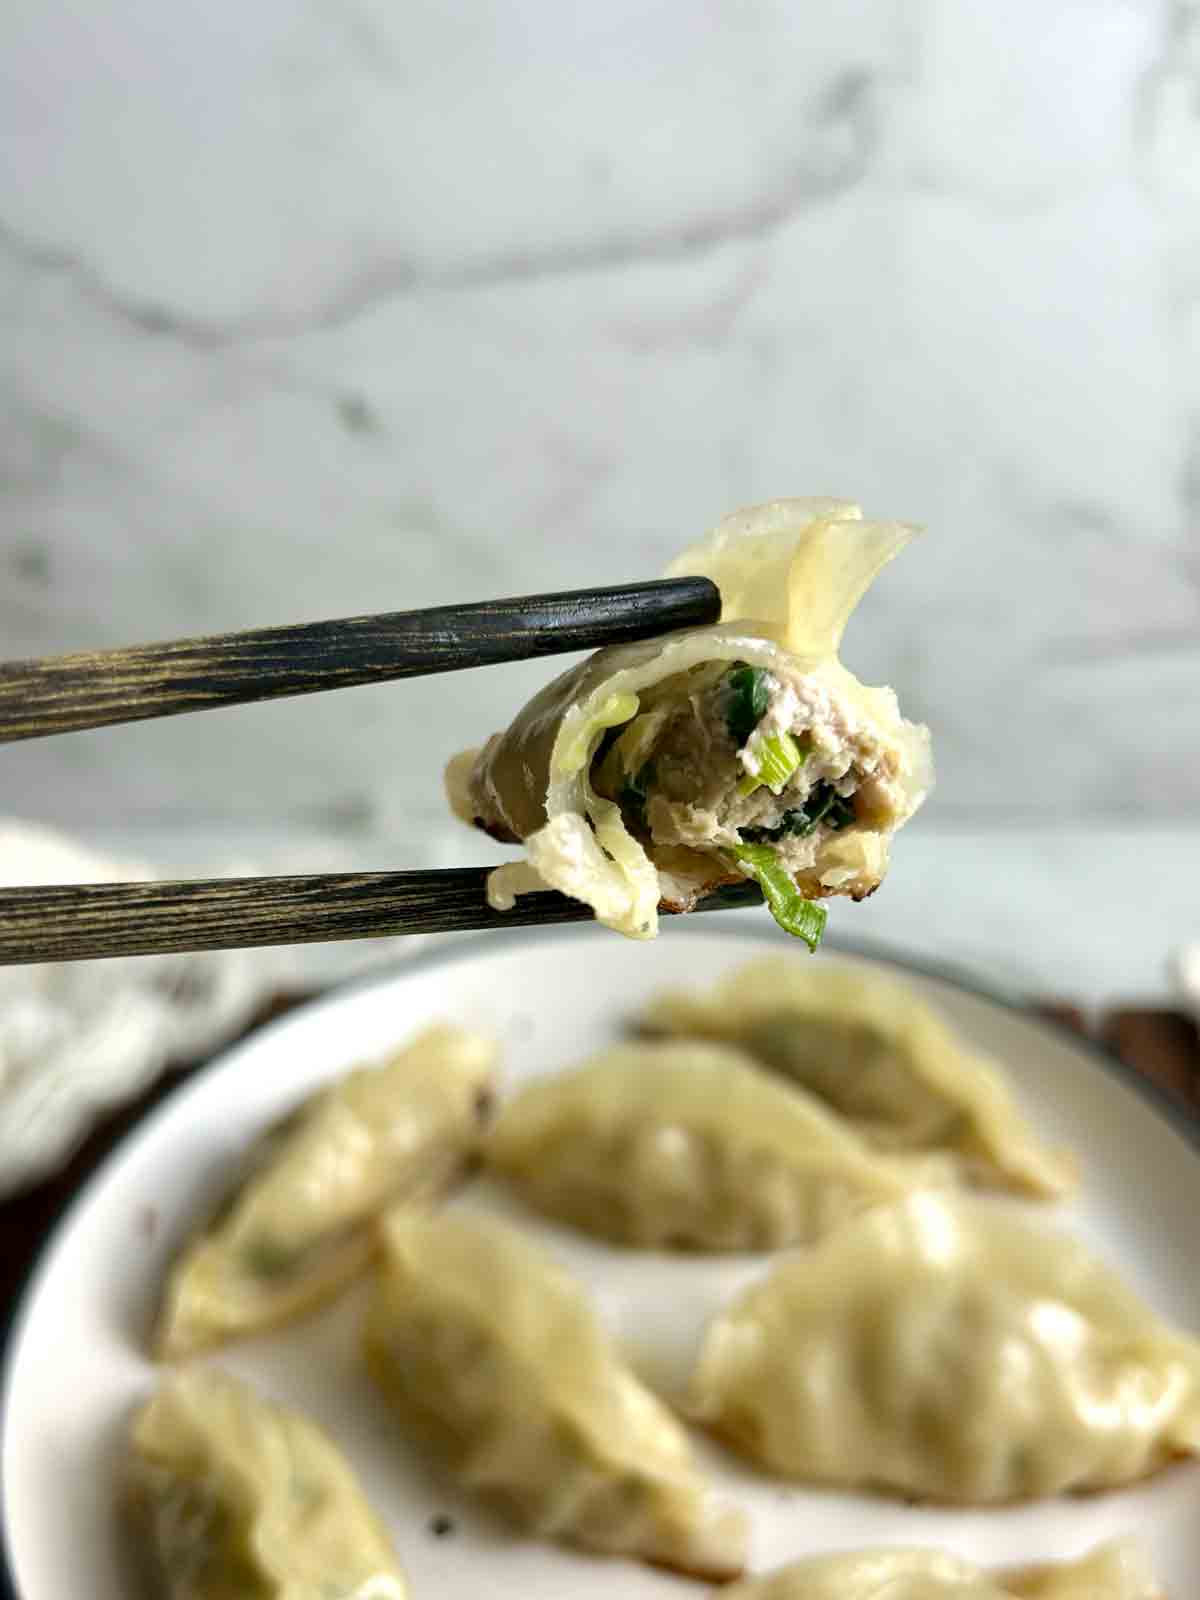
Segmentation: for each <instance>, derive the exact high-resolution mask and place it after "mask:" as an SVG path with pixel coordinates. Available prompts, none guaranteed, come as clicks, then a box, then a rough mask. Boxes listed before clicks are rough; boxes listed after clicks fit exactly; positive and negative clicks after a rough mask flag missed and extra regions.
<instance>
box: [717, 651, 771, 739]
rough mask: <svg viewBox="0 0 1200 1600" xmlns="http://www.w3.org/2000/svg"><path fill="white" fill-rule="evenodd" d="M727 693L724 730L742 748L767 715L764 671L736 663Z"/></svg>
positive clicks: (727, 678)
mask: <svg viewBox="0 0 1200 1600" xmlns="http://www.w3.org/2000/svg"><path fill="white" fill-rule="evenodd" d="M725 690H726V700H725V726H726V727H727V728H728V729H729V737H730V738H731V739H732V740H733V741H734V743H735V744H736V745H737V746H738V747H739V748H740V747H741V746H742V745H744V744H745V742H746V740H747V739H748V738H749V737H750V735H751V734H752V733H753V732H754V730H755V728H757V727H758V725H759V723H760V722H761V721H762V719H763V717H764V716H765V715H766V711H767V701H768V699H769V698H770V694H769V691H768V689H767V674H766V672H765V671H764V670H763V668H762V667H751V666H749V665H748V664H747V663H746V662H745V661H735V662H734V664H733V666H732V667H731V668H730V669H729V672H728V673H727V674H726V676H725Z"/></svg>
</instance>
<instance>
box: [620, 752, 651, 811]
mask: <svg viewBox="0 0 1200 1600" xmlns="http://www.w3.org/2000/svg"><path fill="white" fill-rule="evenodd" d="M653 782H654V763H653V761H647V762H646V763H645V765H644V766H642V767H640V768H639V769H638V771H637V773H636V774H635V775H634V776H633V777H631V778H626V779H625V782H624V783H623V784H622V786H621V793H620V795H619V796H618V801H619V804H620V806H621V809H622V810H623V811H628V812H631V813H632V815H633V819H634V821H635V822H639V823H641V824H642V825H643V826H644V825H645V821H646V791H647V789H648V788H649V787H650V785H651V784H652V783H653Z"/></svg>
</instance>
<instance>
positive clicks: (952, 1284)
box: [686, 1193, 1200, 1505]
mask: <svg viewBox="0 0 1200 1600" xmlns="http://www.w3.org/2000/svg"><path fill="white" fill-rule="evenodd" d="M686 1409H687V1411H688V1414H689V1415H691V1416H692V1417H694V1418H695V1419H696V1420H698V1421H701V1422H703V1423H706V1424H707V1425H708V1426H709V1427H710V1428H711V1429H712V1430H713V1431H714V1432H716V1433H717V1434H719V1435H720V1436H721V1437H722V1438H724V1439H725V1440H726V1441H727V1442H728V1443H729V1444H730V1445H732V1446H733V1448H735V1449H736V1450H738V1451H739V1452H741V1453H742V1454H744V1455H746V1456H748V1457H750V1458H751V1459H753V1460H755V1461H757V1462H759V1463H760V1464H761V1465H762V1466H764V1467H766V1468H767V1469H768V1470H769V1471H771V1472H773V1473H776V1474H778V1475H780V1476H782V1477H785V1478H791V1479H796V1480H800V1481H805V1482H810V1483H829V1484H839V1485H844V1486H857V1487H865V1488H873V1489H880V1490H884V1491H893V1492H897V1493H900V1494H903V1495H905V1496H913V1497H917V1498H923V1499H930V1500H935V1501H941V1502H960V1503H963V1504H969V1505H986V1504H991V1503H999V1502H1006V1501H1014V1500H1025V1499H1031V1498H1035V1497H1042V1496H1046V1495H1054V1494H1060V1493H1063V1492H1065V1491H1069V1490H1071V1491H1078V1490H1094V1489H1108V1488H1114V1487H1116V1486H1117V1485H1119V1484H1126V1483H1132V1482H1134V1481H1135V1480H1137V1479H1141V1478H1144V1477H1146V1476H1147V1475H1148V1474H1150V1473H1153V1472H1155V1471H1157V1470H1158V1469H1159V1468H1161V1467H1163V1466H1165V1465H1166V1464H1167V1463H1168V1462H1169V1461H1171V1460H1172V1459H1174V1458H1175V1457H1178V1456H1181V1455H1185V1454H1194V1453H1196V1451H1197V1450H1198V1449H1200V1344H1198V1343H1197V1342H1196V1340H1195V1339H1193V1338H1190V1337H1188V1336H1187V1335H1185V1334H1183V1333H1180V1332H1178V1331H1177V1330H1175V1329H1173V1328H1171V1327H1170V1326H1168V1325H1167V1324H1166V1323H1165V1322H1163V1321H1162V1320H1161V1319H1160V1318H1158V1317H1157V1316H1156V1315H1155V1314H1154V1313H1153V1312H1152V1311H1150V1310H1149V1309H1148V1308H1147V1307H1146V1306H1144V1305H1143V1304H1142V1302H1141V1301H1140V1300H1139V1299H1138V1297H1137V1296H1136V1295H1135V1294H1133V1293H1132V1291H1131V1290H1129V1289H1128V1288H1127V1287H1126V1286H1125V1285H1124V1284H1123V1283H1122V1282H1121V1280H1120V1279H1119V1278H1118V1277H1117V1276H1116V1275H1115V1274H1114V1273H1113V1272H1111V1271H1110V1270H1109V1269H1108V1268H1107V1267H1105V1266H1103V1265H1102V1264H1101V1263H1100V1262H1099V1261H1097V1260H1096V1259H1095V1258H1094V1257H1093V1256H1092V1255H1091V1254H1090V1253H1089V1252H1088V1251H1087V1250H1085V1249H1084V1247H1083V1246H1082V1245H1080V1244H1078V1243H1076V1242H1075V1241H1074V1240H1072V1239H1070V1238H1068V1237H1066V1236H1065V1235H1062V1234H1058V1233H1055V1232H1052V1231H1049V1230H1047V1229H1046V1228H1045V1227H1044V1225H1043V1224H1041V1223H1034V1222H1031V1221H1030V1220H1029V1219H1028V1217H1026V1216H1022V1215H1020V1214H1019V1213H1017V1212H1014V1211H1012V1210H1010V1209H1009V1208H1007V1207H1005V1206H1002V1205H998V1204H997V1203H996V1202H994V1201H993V1202H990V1203H989V1202H987V1201H984V1200H981V1199H979V1198H978V1197H970V1196H962V1195H959V1196H945V1195H934V1194H930V1193H926V1194H919V1195H915V1196H913V1197H911V1198H910V1199H908V1200H906V1201H903V1202H901V1203H900V1204H899V1205H896V1206H892V1207H887V1208H885V1209H880V1210H874V1211H870V1212H868V1213H867V1214H866V1215H865V1216H862V1217H858V1218H856V1219H855V1220H854V1221H852V1222H849V1223H847V1224H846V1225H845V1226H844V1227H843V1228H840V1229H839V1230H838V1231H837V1232H836V1233H834V1234H832V1235H831V1236H830V1237H829V1238H827V1239H825V1240H823V1241H822V1242H821V1243H820V1244H818V1245H816V1246H814V1247H813V1248H812V1249H811V1250H810V1251H807V1252H805V1253H801V1254H798V1255H796V1256H794V1257H791V1258H789V1259H788V1260H786V1261H785V1262H784V1263H783V1264H782V1265H780V1266H778V1267H776V1268H775V1270H774V1271H772V1272H771V1273H770V1274H769V1276H767V1277H766V1278H765V1279H764V1280H762V1281H761V1282H759V1283H757V1284H755V1285H753V1286H752V1287H751V1288H750V1289H749V1290H748V1291H747V1292H746V1293H745V1294H744V1295H742V1296H741V1297H740V1298H739V1299H737V1300H735V1301H734V1303H733V1304H732V1305H731V1306H730V1307H728V1308H727V1309H726V1310H725V1311H723V1312H722V1313H720V1314H719V1315H718V1316H717V1317H716V1318H715V1319H714V1321H713V1322H712V1324H711V1325H710V1327H709V1329H708V1330H707V1332H706V1334H705V1338H704V1343H703V1346H702V1349H701V1354H700V1359H699V1361H698V1363H697V1366H696V1370H695V1372H694V1373H693V1377H692V1383H691V1387H690V1395H689V1400H688V1403H687V1406H686Z"/></svg>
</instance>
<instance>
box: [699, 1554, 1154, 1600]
mask: <svg viewBox="0 0 1200 1600" xmlns="http://www.w3.org/2000/svg"><path fill="white" fill-rule="evenodd" d="M723 1595H724V1600H1163V1593H1162V1590H1161V1589H1160V1588H1159V1587H1158V1585H1157V1584H1156V1583H1155V1582H1154V1579H1153V1578H1152V1576H1151V1574H1150V1570H1149V1568H1148V1566H1147V1564H1146V1560H1145V1557H1144V1556H1143V1555H1142V1553H1141V1551H1140V1550H1138V1549H1137V1548H1136V1547H1135V1546H1134V1545H1133V1544H1131V1543H1128V1542H1121V1543H1119V1544H1109V1545H1104V1546H1102V1547H1101V1548H1100V1549H1099V1550H1095V1551H1093V1552H1092V1553H1091V1554H1090V1555H1086V1556H1081V1557H1080V1558H1079V1559H1078V1560H1075V1561H1062V1562H1053V1563H1050V1564H1048V1565H1043V1566H1038V1567H1031V1568H1028V1569H1025V1570H1023V1571H1019V1572H1017V1571H1014V1572H1009V1573H1004V1572H993V1573H987V1572H984V1571H983V1570H982V1569H981V1568H979V1567H977V1566H975V1565H973V1564H972V1563H971V1562H969V1561H962V1560H959V1558H958V1557H957V1556H952V1555H946V1554H944V1553H943V1552H941V1551H936V1550H904V1549H893V1550H864V1551H861V1552H859V1553H857V1554H853V1555H850V1554H848V1555H832V1556H814V1557H812V1558H811V1559H810V1560H807V1561H797V1562H796V1563H794V1565H792V1566H789V1567H784V1568H783V1569H781V1570H780V1571H778V1572H772V1573H768V1574H767V1575H766V1576H764V1577H761V1578H748V1579H747V1580H746V1581H745V1582H744V1583H737V1584H734V1585H733V1586H732V1587H731V1588H729V1589H726V1590H724V1591H723Z"/></svg>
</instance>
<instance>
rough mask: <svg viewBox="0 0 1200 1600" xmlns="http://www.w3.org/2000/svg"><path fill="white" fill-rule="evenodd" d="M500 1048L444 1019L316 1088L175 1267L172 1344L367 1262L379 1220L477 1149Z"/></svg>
mask: <svg viewBox="0 0 1200 1600" xmlns="http://www.w3.org/2000/svg"><path fill="white" fill-rule="evenodd" d="M496 1056H497V1050H496V1046H495V1045H494V1044H493V1043H492V1042H491V1041H490V1040H488V1039H485V1038H483V1037H482V1036H481V1035H479V1034H474V1033H468V1032H467V1031H466V1030H465V1029H462V1028H452V1027H447V1026H438V1027H432V1028H428V1029H426V1030H425V1032H423V1033H421V1034H420V1035H418V1037H417V1038H416V1039H414V1040H413V1042H412V1043H411V1044H410V1045H408V1046H407V1047H406V1048H405V1049H403V1050H401V1051H399V1052H398V1054H396V1055H395V1056H393V1057H392V1058H391V1059H390V1060H388V1061H385V1062H384V1063H383V1064H382V1065H381V1066H375V1067H360V1068H358V1069H357V1070H356V1071H354V1072H351V1073H349V1074H347V1075H346V1076H345V1077H343V1078H340V1079H338V1080H337V1081H336V1082H334V1083H332V1084H330V1085H329V1086H328V1087H327V1088H324V1089H320V1090H318V1091H317V1093H316V1094H314V1095H312V1096H311V1097H310V1098H309V1099H307V1100H306V1101H305V1102H304V1103H303V1105H301V1107H300V1108H299V1110H298V1111H296V1112H294V1113H293V1114H292V1115H291V1116H290V1117H288V1118H287V1119H286V1120H285V1121H284V1122H282V1123H281V1124H280V1125H279V1126H278V1127H277V1128H275V1129H273V1130H272V1131H271V1132H270V1133H269V1134H268V1135H267V1136H266V1138H265V1139H264V1140H263V1141H262V1143H261V1144H260V1145H259V1146H258V1148H257V1149H256V1151H255V1152H254V1156H253V1160H252V1163H251V1168H250V1173H249V1176H248V1177H247V1178H246V1179H245V1181H244V1182H242V1183H241V1184H240V1185H239V1186H238V1187H237V1189H236V1190H235V1192H234V1193H233V1195H232V1196H231V1197H230V1199H229V1200H228V1201H227V1202H226V1204H225V1206H224V1207H223V1208H222V1210H221V1211H220V1213H219V1214H218V1216H217V1217H216V1218H215V1220H214V1221H213V1222H212V1224H211V1225H210V1226H209V1227H208V1228H207V1229H206V1231H205V1232H204V1233H202V1234H201V1235H200V1237H199V1238H197V1239H196V1240H195V1241H194V1242H193V1243H192V1244H191V1245H190V1246H188V1247H187V1249H185V1251H184V1253H183V1255H182V1256H181V1257H180V1259H179V1261H178V1262H177V1263H176V1265H175V1267H174V1268H173V1270H172V1272H171V1274H170V1278H169V1280H168V1283H167V1291H166V1296H165V1301H164V1305H163V1310H162V1314H161V1318H160V1322H159V1328H158V1335H157V1347H158V1351H159V1354H161V1355H163V1356H165V1357H167V1358H168V1359H173V1358H176V1357H180V1356H188V1355H191V1354H193V1353H194V1352H195V1351H198V1350H203V1349H206V1348H208V1347H209V1346H212V1345H215V1344H219V1343H220V1342H221V1341H222V1340H225V1339H231V1338H235V1337H238V1336H240V1335H243V1334H248V1333H255V1332H259V1331H261V1330H263V1329H266V1328H271V1327H275V1326H277V1325H278V1324H279V1323H282V1322H286V1321H288V1320H290V1319H291V1318H293V1317H296V1316H299V1315H302V1314H303V1313H305V1312H308V1311H311V1310H313V1309H315V1308H316V1307H317V1306H319V1305H321V1304H323V1303H324V1302H325V1301H326V1300H328V1299H329V1298H330V1297H331V1296H332V1295H334V1294H336V1293H337V1291H338V1290H340V1289H341V1288H342V1287H344V1285H345V1284H346V1283H348V1282H349V1281H350V1279H351V1278H353V1277H355V1276H356V1275H357V1274H358V1273H359V1272H361V1271H362V1270H363V1269H364V1268H365V1267H366V1265H367V1263H368V1262H369V1260H370V1258H371V1255H372V1252H373V1250H374V1227H373V1223H374V1219H375V1218H376V1217H377V1216H378V1215H379V1214H380V1213H381V1212H382V1211H384V1210H385V1209H386V1208H387V1207H388V1206H389V1205H391V1204H394V1203H395V1202H397V1201H400V1200H408V1199H411V1200H418V1199H430V1198H432V1197H433V1196H434V1195H436V1194H437V1193H438V1191H439V1190H441V1189H444V1188H445V1187H446V1186H447V1185H448V1184H449V1183H450V1181H451V1180H452V1179H453V1178H454V1177H455V1176H456V1175H457V1173H458V1172H459V1171H460V1169H461V1168H462V1167H463V1165H464V1163H465V1161H466V1160H467V1158H468V1157H469V1156H470V1155H472V1154H473V1153H474V1152H475V1150H476V1149H477V1147H478V1144H479V1139H480V1135H481V1133H482V1122H483V1118H484V1115H485V1113H486V1110H487V1107H488V1105H489V1104H490V1098H491V1084H492V1074H493V1068H494V1066H495V1062H496Z"/></svg>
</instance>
